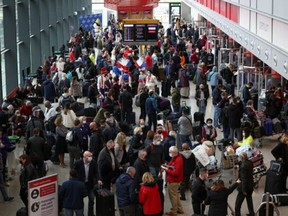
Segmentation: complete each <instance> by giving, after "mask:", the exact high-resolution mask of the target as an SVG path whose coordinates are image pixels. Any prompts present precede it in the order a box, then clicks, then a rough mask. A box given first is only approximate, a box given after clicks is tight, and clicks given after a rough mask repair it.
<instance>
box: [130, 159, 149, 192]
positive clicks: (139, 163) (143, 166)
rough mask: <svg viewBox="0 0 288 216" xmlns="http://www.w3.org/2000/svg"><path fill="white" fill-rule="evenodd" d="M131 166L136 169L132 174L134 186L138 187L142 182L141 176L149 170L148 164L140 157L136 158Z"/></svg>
mask: <svg viewBox="0 0 288 216" xmlns="http://www.w3.org/2000/svg"><path fill="white" fill-rule="evenodd" d="M133 166H134V168H135V169H136V173H135V176H134V180H135V184H136V188H137V189H139V188H140V184H141V182H142V176H143V174H144V173H145V172H149V166H148V163H147V161H143V160H141V159H140V158H137V160H136V161H135V163H134V165H133Z"/></svg>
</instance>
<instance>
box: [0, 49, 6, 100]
mask: <svg viewBox="0 0 288 216" xmlns="http://www.w3.org/2000/svg"><path fill="white" fill-rule="evenodd" d="M1 78H2V83H1V84H2V96H3V98H6V96H7V92H6V67H5V54H2V55H1Z"/></svg>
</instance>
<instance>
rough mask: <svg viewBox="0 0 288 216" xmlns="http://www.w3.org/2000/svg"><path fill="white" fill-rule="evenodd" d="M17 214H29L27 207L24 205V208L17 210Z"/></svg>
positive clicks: (26, 215) (22, 215)
mask: <svg viewBox="0 0 288 216" xmlns="http://www.w3.org/2000/svg"><path fill="white" fill-rule="evenodd" d="M16 216H28V211H27V208H26V207H22V208H20V209H18V211H17V212H16Z"/></svg>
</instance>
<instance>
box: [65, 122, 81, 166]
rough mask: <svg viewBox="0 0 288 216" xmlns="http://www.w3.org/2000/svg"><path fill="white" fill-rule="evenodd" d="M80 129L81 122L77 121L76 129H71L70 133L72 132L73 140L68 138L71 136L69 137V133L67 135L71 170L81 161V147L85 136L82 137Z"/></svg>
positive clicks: (75, 123)
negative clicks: (76, 162)
mask: <svg viewBox="0 0 288 216" xmlns="http://www.w3.org/2000/svg"><path fill="white" fill-rule="evenodd" d="M80 127H81V122H80V120H79V119H75V120H74V127H73V128H71V129H70V131H71V132H72V138H68V136H71V135H69V132H68V133H67V135H66V141H67V144H68V153H69V161H70V168H71V169H73V167H74V162H75V161H76V160H79V159H80V154H81V150H80V145H81V143H82V142H83V136H82V131H81V129H80ZM69 139H70V140H69Z"/></svg>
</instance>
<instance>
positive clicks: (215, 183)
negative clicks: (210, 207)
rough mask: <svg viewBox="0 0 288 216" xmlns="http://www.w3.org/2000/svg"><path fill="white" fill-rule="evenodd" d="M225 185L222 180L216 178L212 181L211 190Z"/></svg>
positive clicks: (217, 189)
mask: <svg viewBox="0 0 288 216" xmlns="http://www.w3.org/2000/svg"><path fill="white" fill-rule="evenodd" d="M224 187H225V184H224V182H223V181H222V180H217V181H215V182H213V185H212V187H211V190H213V191H219V190H221V189H223V188H224Z"/></svg>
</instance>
